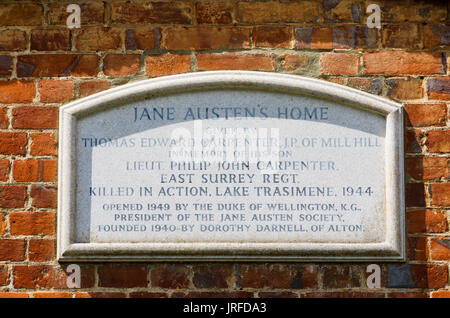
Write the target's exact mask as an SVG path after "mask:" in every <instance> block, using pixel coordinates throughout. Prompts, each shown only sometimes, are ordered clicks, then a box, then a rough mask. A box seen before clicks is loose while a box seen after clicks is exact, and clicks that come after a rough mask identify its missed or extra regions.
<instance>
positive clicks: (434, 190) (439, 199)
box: [430, 183, 450, 206]
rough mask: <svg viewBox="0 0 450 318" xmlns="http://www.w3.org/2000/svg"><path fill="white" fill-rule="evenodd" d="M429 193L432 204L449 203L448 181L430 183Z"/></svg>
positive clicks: (449, 184) (449, 188)
mask: <svg viewBox="0 0 450 318" xmlns="http://www.w3.org/2000/svg"><path fill="white" fill-rule="evenodd" d="M430 193H431V204H432V205H435V206H449V205H450V183H432V184H431V185H430Z"/></svg>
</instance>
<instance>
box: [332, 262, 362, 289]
mask: <svg viewBox="0 0 450 318" xmlns="http://www.w3.org/2000/svg"><path fill="white" fill-rule="evenodd" d="M360 276H361V268H360V267H359V266H338V265H336V266H331V265H330V266H324V268H323V284H324V288H349V287H360V285H361V283H360Z"/></svg>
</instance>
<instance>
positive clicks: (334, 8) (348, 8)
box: [323, 0, 365, 23]
mask: <svg viewBox="0 0 450 318" xmlns="http://www.w3.org/2000/svg"><path fill="white" fill-rule="evenodd" d="M323 8H324V11H325V12H324V13H325V21H326V22H355V23H359V22H361V5H360V4H359V3H357V2H356V1H353V0H340V1H336V0H323ZM364 8H365V7H364ZM364 8H363V10H364Z"/></svg>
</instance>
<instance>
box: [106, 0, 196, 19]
mask: <svg viewBox="0 0 450 318" xmlns="http://www.w3.org/2000/svg"><path fill="white" fill-rule="evenodd" d="M192 11H193V10H192V8H191V6H190V4H189V3H188V2H182V1H177V2H144V3H132V2H116V3H112V4H111V20H112V23H113V24H154V23H158V24H190V23H191V22H192Z"/></svg>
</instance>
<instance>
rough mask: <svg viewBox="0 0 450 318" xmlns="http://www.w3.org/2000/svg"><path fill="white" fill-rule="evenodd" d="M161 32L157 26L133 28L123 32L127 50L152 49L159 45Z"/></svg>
mask: <svg viewBox="0 0 450 318" xmlns="http://www.w3.org/2000/svg"><path fill="white" fill-rule="evenodd" d="M160 41H161V32H160V30H159V28H146V27H141V28H135V29H128V30H127V31H126V32H125V47H126V48H127V50H153V49H157V48H159V47H160Z"/></svg>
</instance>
